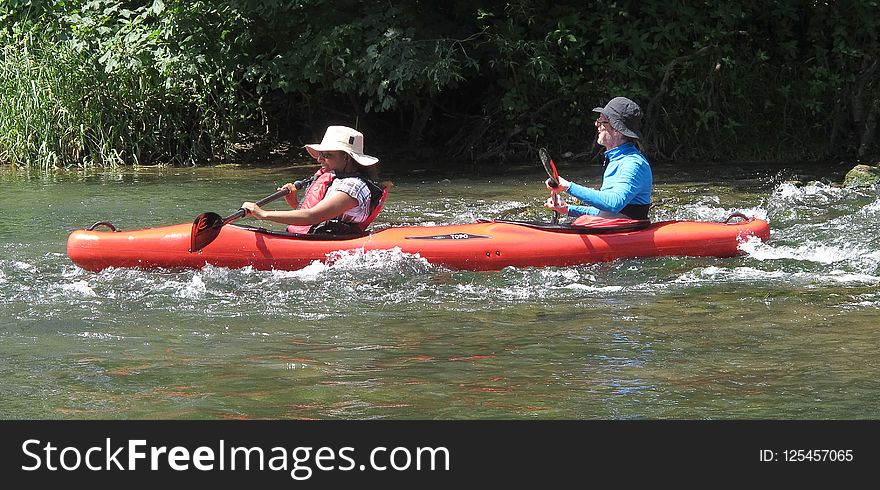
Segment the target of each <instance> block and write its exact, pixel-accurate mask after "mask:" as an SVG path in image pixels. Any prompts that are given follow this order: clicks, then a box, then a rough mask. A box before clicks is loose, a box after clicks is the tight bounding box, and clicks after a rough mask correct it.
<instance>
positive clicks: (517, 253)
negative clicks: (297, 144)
mask: <svg viewBox="0 0 880 490" xmlns="http://www.w3.org/2000/svg"><path fill="white" fill-rule="evenodd" d="M97 224H98V223H96V225H97ZM94 227H95V225H93V227H92V228H94ZM579 228H580V227H577V226H572V225H551V224H544V223H531V222H518V221H486V222H477V223H467V224H458V225H443V226H401V227H391V228H386V229H382V230H379V231H373V232H369V233H366V234H364V235H362V236H357V237H353V238H340V237H331V236H326V235H325V236H314V235H294V234H289V233H285V232H278V231H271V230H266V229H263V228H256V227H252V226H242V225H236V224H229V225H226V226H224V227H223V228H222V229H221V230H220V233H219V235H218V236H217V238H216V239H215V240H214V241H212V242H211V243H210V244H208V245H207V246H205V247H204V248H203V249H201V250H199V251H198V252H194V253H191V252H189V247H190V233H191V230H192V225H191V224H190V223H185V224H179V225H172V226H165V227H159V228H148V229H143V230H135V231H109V230H93V229H90V230H76V231H74V232H73V233H71V234H70V236H69V237H68V240H67V255H68V256H69V257H70V259H71V260H72V261H73V262H74V263H75V264H76V265H78V266H80V267H82V268H83V269H86V270H90V271H100V270H102V269H105V268H108V267H137V268H145V269H149V268H201V267H204V266H205V265H207V264H210V265H214V266H220V267H230V268H238V267H247V266H252V267H254V268H255V269H261V270H269V269H279V270H297V269H301V268H303V267H305V266H307V265H309V264H310V263H311V262H313V261H316V260H317V261H325V260H327V259H328V255H329V254H331V253H332V252H336V251H345V250H348V251H356V250H362V251H371V250H391V249H399V250H400V251H402V252H405V253H408V254H417V255H418V256H420V257H422V258H424V259H425V260H427V261H428V262H430V263H433V264H438V265H444V266H447V267H450V268H453V269H462V270H474V271H491V270H500V269H502V268H504V267H508V266H513V267H547V266H555V267H564V266H573V265H580V264H588V263H594V262H604V261H610V260H616V259H627V258H636V257H656V256H712V257H731V256H734V255H737V254H739V253H740V251H739V244H740V243H741V242H742V241H743V240H745V239H747V238H748V237H758V238H760V239H761V240H763V241H766V240H768V239H769V238H770V226H769V224H768V223H767V222H766V221H764V220H760V219H748V220H745V221H740V222H735V223H726V222H704V221H662V222H658V223H653V224H651V225H649V226H647V227H646V228H643V229H640V230H637V231H625V229H624V230H610V231H609V230H602V231H598V232H590V231H589V230H586V229H579Z"/></svg>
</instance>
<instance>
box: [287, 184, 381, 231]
mask: <svg viewBox="0 0 880 490" xmlns="http://www.w3.org/2000/svg"><path fill="white" fill-rule="evenodd" d="M349 176H350V175H345V177H349ZM336 177H338V176H336V175H334V174H333V172H323V171H321V170H318V171H317V172H315V175H313V176H312V177H311V179H313V180H312V183H311V185H309V188H308V189H306V195H305V196H304V197H303V200H302V203H301V204H300V205H299V209H309V208H313V207H315V206H316V205H317V204H318V203H319V202H321V200H322V199H324V197H325V196H326V195H327V190H328V189H329V188H330V184H332V183H333V179H335V178H336ZM357 177H358V178H360V179H362V180H363V181H364V182H366V183H367V187H368V188H369V189H370V207H371V209H372V210H371V212H370V215H369V216H368V217H367V219H366V220H365V221H363V222H361V223H348V224H349V225H350V226H353V227H356V228H359V229H360V231H364V230H366V229H367V226H369V225H370V223H372V222H373V220H375V219H376V216H378V215H379V211H381V210H382V206H383V205H384V203H385V198H386V197H388V188H387V187H384V188H380V187H379V186H378V185H376V184H375V183H373V182H371V181H369V180H367V179H366V178H364V177H361V176H357ZM380 189H381V192H382V194H381V197H377V194H378V191H379V190H380ZM340 218H341V217H336V218H334V220H340ZM328 221H331V220H328ZM315 226H318V225H288V226H287V231H288V232H289V233H309V232H310V231H311V230H312V229H313V228H314V227H315Z"/></svg>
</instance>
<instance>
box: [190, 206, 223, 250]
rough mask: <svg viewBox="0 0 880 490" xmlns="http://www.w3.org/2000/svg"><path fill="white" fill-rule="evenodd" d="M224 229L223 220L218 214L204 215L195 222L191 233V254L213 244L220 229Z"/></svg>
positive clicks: (199, 216) (197, 217)
mask: <svg viewBox="0 0 880 490" xmlns="http://www.w3.org/2000/svg"><path fill="white" fill-rule="evenodd" d="M221 228H223V218H221V217H220V215H219V214H217V213H202V214H200V215H198V216H196V219H195V220H193V225H192V233H190V246H189V251H190V252H198V251H199V250H201V249H203V248H205V247H206V246H207V245H208V244H209V243H211V242H213V241H214V239H215V238H217V235H219V234H220V229H221Z"/></svg>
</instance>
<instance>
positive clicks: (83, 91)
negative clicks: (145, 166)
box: [0, 36, 216, 169]
mask: <svg viewBox="0 0 880 490" xmlns="http://www.w3.org/2000/svg"><path fill="white" fill-rule="evenodd" d="M0 49H2V51H0V163H6V164H13V165H17V166H31V167H41V168H44V169H48V168H51V167H59V166H63V167H71V166H77V167H96V166H97V167H116V166H118V165H123V164H126V165H130V164H141V163H156V162H161V163H170V164H184V165H186V164H189V165H193V164H195V163H196V162H202V161H205V160H207V159H210V158H211V156H212V148H211V144H212V143H215V144H216V138H214V141H212V138H210V137H208V136H204V134H205V133H206V131H204V128H203V122H204V120H205V118H204V116H203V115H202V114H201V113H200V111H199V109H197V108H194V107H193V105H192V104H191V103H188V102H189V101H187V100H183V98H182V97H180V96H179V95H180V94H177V95H175V94H174V93H171V91H168V90H165V89H164V88H163V87H162V86H160V85H159V84H157V83H156V81H155V80H153V79H151V77H150V76H149V74H148V73H145V70H140V69H139V67H138V66H137V65H136V64H133V65H132V66H131V67H130V68H126V69H119V70H114V71H112V72H108V70H105V69H103V67H102V66H101V64H100V63H98V61H97V59H96V56H95V54H94V52H93V51H89V50H87V49H83V48H81V47H77V45H76V44H73V43H66V42H52V43H48V42H43V41H40V40H37V39H34V38H33V37H31V36H26V37H22V38H20V39H17V40H15V41H14V42H11V43H7V44H6V45H4V46H3V47H2V48H0Z"/></svg>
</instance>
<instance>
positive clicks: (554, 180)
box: [538, 148, 559, 187]
mask: <svg viewBox="0 0 880 490" xmlns="http://www.w3.org/2000/svg"><path fill="white" fill-rule="evenodd" d="M538 155H539V156H540V157H541V164H543V165H544V170H545V171H547V175H548V176H549V177H550V181H551V182H550V186H551V187H556V186H557V185H559V172H557V171H556V164H554V163H553V159H552V158H550V153H548V152H547V149H546V148H541V149H539V150H538Z"/></svg>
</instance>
